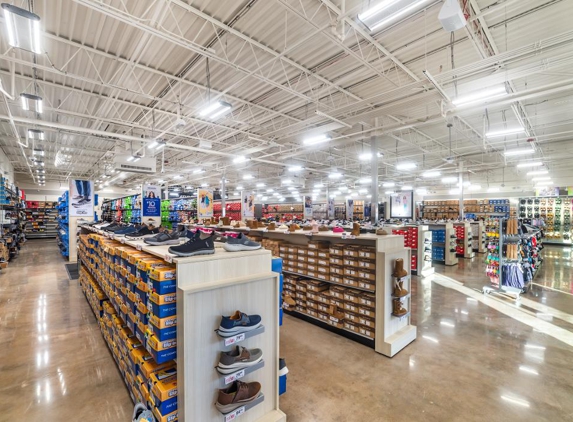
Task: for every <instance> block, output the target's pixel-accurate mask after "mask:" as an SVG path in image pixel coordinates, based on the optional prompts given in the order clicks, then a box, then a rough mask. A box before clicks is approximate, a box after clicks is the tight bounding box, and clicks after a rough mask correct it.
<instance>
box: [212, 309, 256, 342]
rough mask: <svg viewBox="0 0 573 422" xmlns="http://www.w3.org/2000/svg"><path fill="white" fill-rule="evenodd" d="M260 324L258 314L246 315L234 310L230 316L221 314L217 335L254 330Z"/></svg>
mask: <svg viewBox="0 0 573 422" xmlns="http://www.w3.org/2000/svg"><path fill="white" fill-rule="evenodd" d="M260 326H261V317H260V315H247V314H245V313H244V312H241V311H236V312H235V313H234V314H233V315H231V316H222V317H221V323H220V324H219V335H221V336H222V337H231V336H234V335H235V334H239V333H244V332H246V331H253V330H256V329H257V328H259V327H260Z"/></svg>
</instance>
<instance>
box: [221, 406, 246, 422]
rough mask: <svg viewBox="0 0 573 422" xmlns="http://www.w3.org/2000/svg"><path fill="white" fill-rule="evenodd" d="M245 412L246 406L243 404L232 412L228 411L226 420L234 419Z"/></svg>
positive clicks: (226, 421)
mask: <svg viewBox="0 0 573 422" xmlns="http://www.w3.org/2000/svg"><path fill="white" fill-rule="evenodd" d="M243 413H245V406H241V407H239V408H238V409H235V410H233V411H232V412H231V413H227V414H226V415H225V422H230V421H234V420H235V419H237V418H238V417H239V416H241V415H242V414H243Z"/></svg>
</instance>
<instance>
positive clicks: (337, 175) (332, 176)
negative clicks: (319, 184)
mask: <svg viewBox="0 0 573 422" xmlns="http://www.w3.org/2000/svg"><path fill="white" fill-rule="evenodd" d="M341 177H342V173H339V172H337V171H335V172H332V173H330V174H329V175H328V178H329V179H340V178H341Z"/></svg>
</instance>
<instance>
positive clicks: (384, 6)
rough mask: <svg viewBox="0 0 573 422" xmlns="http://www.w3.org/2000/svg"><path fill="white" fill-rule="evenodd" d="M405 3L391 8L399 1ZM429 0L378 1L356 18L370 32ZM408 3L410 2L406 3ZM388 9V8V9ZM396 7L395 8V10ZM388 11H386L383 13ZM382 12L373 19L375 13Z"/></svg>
mask: <svg viewBox="0 0 573 422" xmlns="http://www.w3.org/2000/svg"><path fill="white" fill-rule="evenodd" d="M401 2H402V3H406V4H407V5H406V6H404V7H402V8H393V9H391V8H392V6H395V5H397V4H399V3H401ZM428 2H429V0H417V1H412V0H409V1H407V0H386V1H383V2H381V3H378V4H377V5H376V6H374V7H372V8H370V9H368V10H366V11H365V12H364V13H361V14H359V15H358V19H360V21H362V23H364V25H366V26H367V27H368V29H369V30H370V32H372V31H374V30H375V29H378V28H380V27H382V26H383V25H386V24H387V23H389V22H392V21H395V20H396V19H398V18H401V17H403V16H405V15H407V14H408V13H410V12H413V11H414V10H416V9H417V8H419V7H421V6H422V5H424V4H425V3H428ZM408 3H410V4H408ZM388 9H390V10H388ZM396 9H397V10H396ZM386 11H388V13H383V12H386ZM378 14H382V16H381V17H380V19H379V20H377V19H375V17H376V15H378Z"/></svg>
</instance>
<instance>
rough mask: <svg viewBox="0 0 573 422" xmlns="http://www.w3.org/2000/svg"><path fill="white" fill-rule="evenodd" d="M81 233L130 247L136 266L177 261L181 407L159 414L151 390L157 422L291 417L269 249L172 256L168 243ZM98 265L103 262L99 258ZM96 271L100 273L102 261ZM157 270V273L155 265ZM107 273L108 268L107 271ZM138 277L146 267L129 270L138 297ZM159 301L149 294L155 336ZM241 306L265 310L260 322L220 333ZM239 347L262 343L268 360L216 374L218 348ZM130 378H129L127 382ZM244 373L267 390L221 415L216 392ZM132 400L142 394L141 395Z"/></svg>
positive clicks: (117, 247) (87, 229)
mask: <svg viewBox="0 0 573 422" xmlns="http://www.w3.org/2000/svg"><path fill="white" fill-rule="evenodd" d="M82 233H85V234H88V233H97V234H98V235H99V236H98V238H99V240H98V241H99V242H101V244H107V245H113V248H115V250H122V254H123V251H124V250H126V249H128V250H130V251H131V252H130V254H131V256H132V258H131V260H132V261H133V262H136V263H137V266H138V267H139V262H140V261H141V260H148V261H150V262H152V261H160V262H163V265H171V266H174V267H175V271H176V274H177V279H176V302H175V303H176V319H177V323H176V324H177V325H176V330H175V331H176V341H172V342H173V343H176V356H177V359H176V363H177V376H176V379H177V381H176V386H177V391H178V394H177V400H176V402H177V410H176V413H174V414H173V415H171V414H169V415H166V414H162V415H161V418H160V415H159V414H158V410H157V405H156V403H157V397H156V396H154V395H153V394H151V393H148V394H150V397H151V398H152V400H155V401H154V403H149V402H148V403H149V404H155V407H153V411H154V414H155V416H156V417H157V420H158V421H167V420H176V419H175V418H174V416H176V417H177V418H178V420H186V421H187V420H188V421H195V420H196V421H206V422H207V421H221V422H226V421H231V420H235V418H237V417H238V416H239V415H240V420H241V421H245V422H254V421H269V422H273V421H277V422H278V421H286V416H285V414H284V413H283V412H281V411H280V409H279V402H278V395H279V391H278V387H279V386H278V374H279V296H280V287H279V274H277V273H273V272H271V259H272V255H271V252H270V251H268V250H265V249H260V250H256V251H249V252H226V251H224V250H223V249H222V248H219V247H216V248H215V253H214V254H212V255H200V256H195V257H189V258H181V257H176V256H174V255H172V254H170V253H169V251H168V249H169V246H150V245H148V244H146V243H145V242H144V241H142V240H138V241H129V240H125V239H122V240H121V241H118V240H112V239H111V237H112V236H113V235H112V234H109V233H105V232H103V231H100V230H98V229H95V228H93V227H90V226H83V227H82ZM134 260H135V261H134ZM96 264H97V265H99V263H97V262H96ZM115 265H116V267H115V268H117V264H115ZM150 265H151V264H150ZM159 268H161V267H159ZM120 269H121V268H120ZM104 270H105V269H104ZM94 271H96V274H97V266H96V267H95V270H94ZM154 271H155V272H157V271H158V270H157V268H156V269H155V270H154ZM100 272H102V271H100ZM103 273H104V274H105V271H103ZM121 274H122V273H121V272H120V275H119V276H117V277H116V278H115V279H113V280H114V281H115V282H116V283H119V285H120V286H121V285H122V284H121V281H120V280H121V279H122V276H121ZM138 276H139V277H142V276H143V273H142V272H141V271H139V272H136V273H135V276H134V277H129V274H128V278H126V283H129V280H130V279H131V280H133V281H134V282H135V283H134V285H135V292H134V293H135V294H136V295H135V299H136V300H137V293H139V295H140V297H141V295H142V292H141V291H140V292H137V286H142V287H143V284H142V283H141V280H138ZM152 277H153V271H151V270H150V272H149V276H148V278H149V280H151V279H152ZM118 280H119V281H118ZM147 284H149V281H148V283H147ZM115 288H116V297H118V295H119V297H120V298H122V302H123V303H124V304H129V300H130V297H133V295H130V294H129V292H128V294H127V295H125V301H124V300H123V299H124V298H123V297H122V293H121V289H120V290H119V292H120V293H117V286H116V287H115ZM154 300H155V299H154V298H153V297H151V298H150V299H149V301H148V303H147V305H148V307H149V305H151V309H152V311H149V312H150V313H149V318H148V320H149V324H148V329H147V336H149V335H150V334H151V333H150V330H152V332H153V333H154V334H151V335H152V336H154V335H158V334H157V330H158V329H157V328H155V327H154V326H153V324H152V322H153V321H154V320H156V319H155V318H154V316H153V315H152V312H155V311H156V310H158V309H157V305H154V302H153V301H154ZM126 306H127V305H126ZM140 308H141V305H140V304H139V303H138V304H137V307H136V310H139V311H141V309H140ZM118 309H119V312H117V310H116V312H117V313H118V314H120V315H121V312H122V308H120V307H118ZM237 309H240V310H241V311H243V312H246V313H248V314H257V315H260V316H261V317H262V327H260V328H259V329H257V330H254V331H253V332H250V333H238V334H236V335H234V336H232V337H228V338H223V337H221V336H219V335H218V334H217V332H216V329H217V327H218V325H219V321H220V319H221V315H231V314H233V312H235V311H236V310H237ZM128 310H129V309H128ZM136 317H137V315H136ZM140 317H141V312H140ZM128 318H131V316H130V317H128ZM139 322H140V321H139ZM138 325H139V324H138ZM126 330H129V325H128V327H127V328H126V329H124V331H126ZM144 334H145V333H144ZM147 336H144V337H143V339H139V338H137V337H136V338H137V340H139V342H140V343H142V344H143V343H144V342H146V344H144V347H145V348H147V349H148V351H149V347H148V346H149V340H148V339H147V340H146V337H147ZM236 345H241V346H244V347H246V348H259V349H262V350H263V354H264V355H263V356H264V365H260V366H257V368H252V370H247V371H243V372H241V371H238V372H237V373H235V374H230V375H222V374H220V373H218V372H217V371H216V370H215V366H216V363H217V361H218V359H219V354H220V353H221V351H229V350H231V349H232V348H233V347H235V346H236ZM112 352H113V350H112ZM120 352H121V348H120ZM120 364H121V362H120ZM120 370H121V366H120ZM135 371H136V372H135V373H134V374H130V375H134V376H135V379H136V380H138V381H139V380H140V379H141V377H140V373H139V372H138V371H139V369H137V368H135ZM131 378H132V377H127V379H128V380H129V381H131ZM239 378H240V379H241V381H244V382H252V381H257V382H259V383H261V385H262V390H261V391H262V395H260V396H258V397H257V399H256V400H254V401H252V402H250V403H248V404H245V405H243V406H240V407H238V408H237V409H235V410H233V411H232V412H230V413H229V414H226V415H225V414H222V413H220V412H219V411H218V410H217V408H216V407H215V405H214V403H215V401H216V398H217V392H218V390H219V389H223V388H225V387H226V386H228V385H227V383H229V384H230V383H231V382H232V379H239ZM143 384H145V383H143ZM131 387H133V384H131V383H130V385H128V389H130V388H131ZM144 391H145V390H144ZM144 391H143V392H144ZM148 391H151V392H153V391H154V390H153V387H152V388H151V390H150V389H149V388H148ZM131 393H133V389H131ZM140 393H142V391H140ZM154 397H155V399H153V398H154ZM135 398H136V399H139V397H135ZM143 402H145V401H143ZM150 407H151V406H150Z"/></svg>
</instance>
